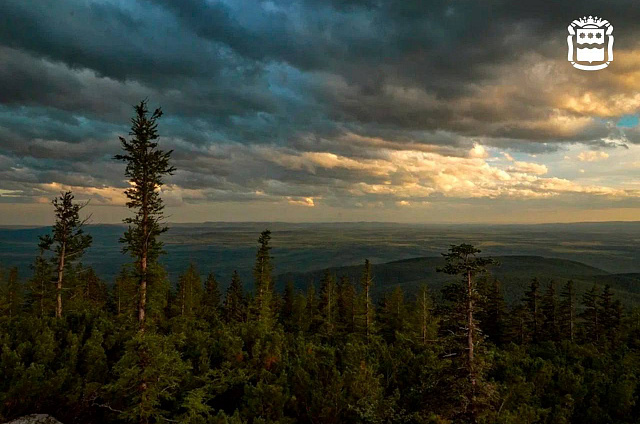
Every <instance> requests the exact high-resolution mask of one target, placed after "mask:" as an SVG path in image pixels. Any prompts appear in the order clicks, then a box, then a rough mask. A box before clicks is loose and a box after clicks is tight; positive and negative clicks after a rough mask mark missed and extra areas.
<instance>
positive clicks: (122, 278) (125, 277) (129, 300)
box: [113, 265, 139, 319]
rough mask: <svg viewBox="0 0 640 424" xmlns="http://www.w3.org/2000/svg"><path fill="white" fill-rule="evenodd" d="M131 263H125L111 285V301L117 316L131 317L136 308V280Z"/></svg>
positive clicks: (137, 291) (137, 292)
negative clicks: (112, 285)
mask: <svg viewBox="0 0 640 424" xmlns="http://www.w3.org/2000/svg"><path fill="white" fill-rule="evenodd" d="M131 268H132V266H131V265H125V266H123V267H122V269H121V270H120V273H119V274H118V276H117V277H116V281H115V284H114V287H113V298H114V299H113V302H114V304H115V305H114V306H115V311H116V315H117V316H124V317H127V318H128V319H130V318H133V317H134V315H135V312H136V311H137V308H138V304H139V302H138V300H137V296H138V294H139V290H138V281H136V278H135V275H134V274H135V272H134V271H133V270H132V269H131Z"/></svg>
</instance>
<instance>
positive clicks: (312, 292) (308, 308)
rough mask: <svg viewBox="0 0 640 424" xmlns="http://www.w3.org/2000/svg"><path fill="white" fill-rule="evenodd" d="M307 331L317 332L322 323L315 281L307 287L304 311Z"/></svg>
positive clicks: (305, 329)
mask: <svg viewBox="0 0 640 424" xmlns="http://www.w3.org/2000/svg"><path fill="white" fill-rule="evenodd" d="M304 317H305V323H304V329H303V331H305V332H311V333H316V332H317V330H318V327H319V325H320V316H319V315H318V297H317V296H316V287H315V286H314V285H313V283H311V284H309V286H308V287H307V297H306V302H305V311H304Z"/></svg>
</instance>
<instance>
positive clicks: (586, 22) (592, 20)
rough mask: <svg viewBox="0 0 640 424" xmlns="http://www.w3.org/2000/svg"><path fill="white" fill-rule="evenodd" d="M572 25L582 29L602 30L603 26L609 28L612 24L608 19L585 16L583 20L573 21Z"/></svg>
mask: <svg viewBox="0 0 640 424" xmlns="http://www.w3.org/2000/svg"><path fill="white" fill-rule="evenodd" d="M574 24H575V25H574ZM571 25H573V26H579V27H582V28H585V27H586V28H601V27H603V26H609V25H611V24H610V23H609V21H607V20H606V19H602V18H598V17H597V16H595V17H594V16H589V17H588V18H587V17H586V16H583V17H582V18H580V19H576V20H575V21H573V23H572V24H571Z"/></svg>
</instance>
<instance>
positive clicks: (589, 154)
mask: <svg viewBox="0 0 640 424" xmlns="http://www.w3.org/2000/svg"><path fill="white" fill-rule="evenodd" d="M608 157H609V154H608V153H607V152H602V151H593V150H591V151H585V152H580V154H578V160H579V161H580V162H597V161H600V160H604V159H607V158H608Z"/></svg>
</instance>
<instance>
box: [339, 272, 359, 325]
mask: <svg viewBox="0 0 640 424" xmlns="http://www.w3.org/2000/svg"><path fill="white" fill-rule="evenodd" d="M356 318H357V314H356V289H355V287H354V285H353V283H352V282H351V280H349V279H348V278H347V277H341V278H340V280H338V325H339V327H340V329H341V331H344V332H346V333H353V332H355V330H356Z"/></svg>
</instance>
